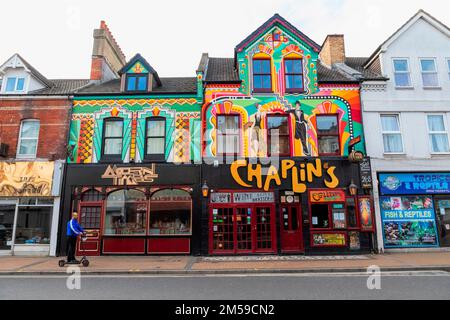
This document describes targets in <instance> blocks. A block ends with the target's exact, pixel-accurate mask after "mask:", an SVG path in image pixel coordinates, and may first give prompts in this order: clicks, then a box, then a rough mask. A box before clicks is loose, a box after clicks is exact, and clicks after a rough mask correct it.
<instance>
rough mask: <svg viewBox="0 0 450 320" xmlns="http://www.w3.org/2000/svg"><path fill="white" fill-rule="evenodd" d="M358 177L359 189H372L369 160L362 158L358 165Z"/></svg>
mask: <svg viewBox="0 0 450 320" xmlns="http://www.w3.org/2000/svg"><path fill="white" fill-rule="evenodd" d="M359 176H360V179H361V187H362V188H363V189H372V169H371V167H370V158H364V159H363V160H362V161H361V162H360V163H359Z"/></svg>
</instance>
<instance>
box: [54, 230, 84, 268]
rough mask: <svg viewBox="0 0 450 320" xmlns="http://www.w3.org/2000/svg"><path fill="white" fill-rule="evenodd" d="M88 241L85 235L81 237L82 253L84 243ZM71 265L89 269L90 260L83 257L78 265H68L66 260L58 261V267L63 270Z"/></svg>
mask: <svg viewBox="0 0 450 320" xmlns="http://www.w3.org/2000/svg"><path fill="white" fill-rule="evenodd" d="M86 240H87V237H86V236H85V235H83V236H81V241H80V251H83V252H84V242H85V241H86ZM66 264H67V265H70V264H81V265H83V267H87V266H89V260H88V258H87V257H86V256H83V257H82V258H81V259H80V261H78V262H77V263H68V261H66V260H59V261H58V265H59V266H60V267H61V268H62V267H64V266H65V265H66Z"/></svg>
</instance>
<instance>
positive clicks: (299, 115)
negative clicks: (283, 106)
mask: <svg viewBox="0 0 450 320" xmlns="http://www.w3.org/2000/svg"><path fill="white" fill-rule="evenodd" d="M286 113H288V114H292V115H293V116H294V119H295V128H294V132H295V135H294V137H295V139H296V140H298V139H300V141H301V143H302V148H303V155H305V156H309V155H310V152H309V150H308V145H307V143H306V138H307V136H306V132H307V131H308V122H307V121H306V119H305V113H304V112H303V110H302V109H301V104H300V101H298V100H297V101H296V102H295V108H292V107H291V108H290V109H289V110H287V111H286Z"/></svg>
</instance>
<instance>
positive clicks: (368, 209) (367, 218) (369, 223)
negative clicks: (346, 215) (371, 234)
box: [358, 198, 374, 231]
mask: <svg viewBox="0 0 450 320" xmlns="http://www.w3.org/2000/svg"><path fill="white" fill-rule="evenodd" d="M358 207H359V221H360V224H361V231H373V229H374V226H373V214H372V203H371V200H370V198H358Z"/></svg>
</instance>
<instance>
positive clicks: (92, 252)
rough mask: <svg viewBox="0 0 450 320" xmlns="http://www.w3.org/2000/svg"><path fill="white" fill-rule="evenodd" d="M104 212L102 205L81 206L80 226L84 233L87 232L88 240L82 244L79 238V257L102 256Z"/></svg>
mask: <svg viewBox="0 0 450 320" xmlns="http://www.w3.org/2000/svg"><path fill="white" fill-rule="evenodd" d="M102 210H103V207H102V205H101V204H95V205H94V204H82V205H80V210H79V216H80V218H79V219H80V224H81V226H82V227H83V229H84V231H86V238H87V239H86V241H85V242H83V243H81V237H78V243H77V255H78V256H98V255H100V243H101V236H100V235H101V226H102V223H101V221H102Z"/></svg>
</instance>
